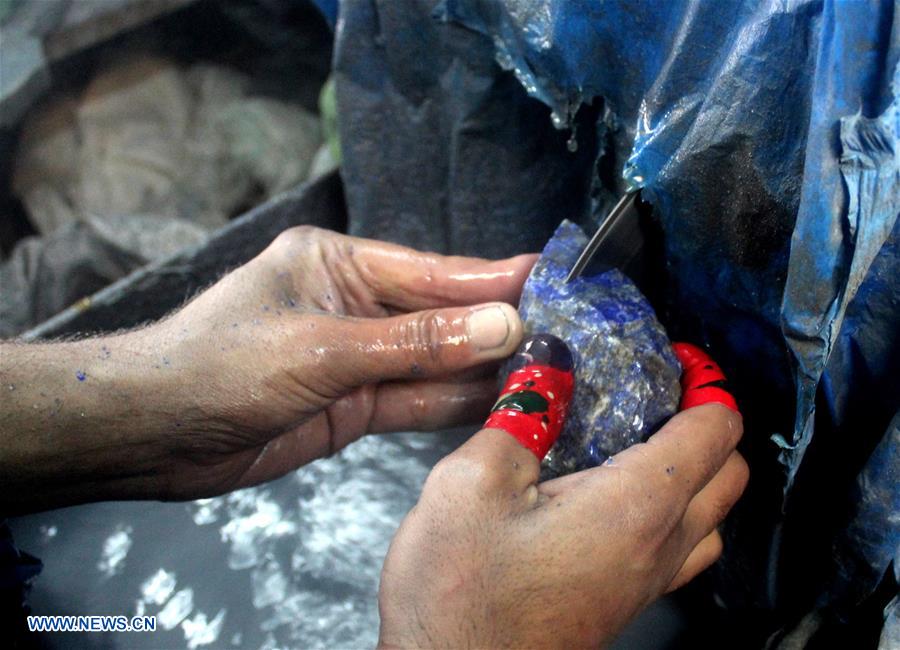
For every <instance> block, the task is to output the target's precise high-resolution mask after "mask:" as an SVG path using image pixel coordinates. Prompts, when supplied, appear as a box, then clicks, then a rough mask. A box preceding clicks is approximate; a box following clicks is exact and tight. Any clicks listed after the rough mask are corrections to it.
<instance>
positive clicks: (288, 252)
mask: <svg viewBox="0 0 900 650" xmlns="http://www.w3.org/2000/svg"><path fill="white" fill-rule="evenodd" d="M326 232H327V231H325V230H322V229H321V228H316V227H315V226H307V225H304V226H294V227H292V228H288V229H287V230H284V231H282V232H281V233H280V234H279V235H278V236H277V237H276V238H275V240H274V241H273V242H272V248H273V249H274V250H276V251H277V252H279V253H281V254H282V255H284V256H285V257H295V256H296V255H298V254H300V253H304V252H307V251H309V250H310V249H311V248H313V247H315V246H318V245H320V244H321V242H322V240H323V239H324V236H325V233H326Z"/></svg>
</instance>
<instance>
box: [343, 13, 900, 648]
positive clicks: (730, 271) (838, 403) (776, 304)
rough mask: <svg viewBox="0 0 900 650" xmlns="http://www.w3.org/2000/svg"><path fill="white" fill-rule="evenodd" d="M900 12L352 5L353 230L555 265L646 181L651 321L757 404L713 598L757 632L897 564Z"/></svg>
mask: <svg viewBox="0 0 900 650" xmlns="http://www.w3.org/2000/svg"><path fill="white" fill-rule="evenodd" d="M898 9H900V8H898V6H897V4H896V3H894V2H891V1H890V0H881V1H877V0H871V1H868V2H864V1H862V0H858V1H857V0H845V1H836V0H824V1H823V0H820V1H812V0H803V1H799V0H798V1H790V0H781V1H753V0H722V1H719V2H661V1H658V0H630V1H628V0H606V1H604V2H597V1H596V0H518V1H514V0H443V1H442V2H434V1H432V0H404V1H399V2H398V1H391V0H358V1H353V2H344V3H342V4H341V8H340V19H339V21H338V28H337V32H336V51H335V64H334V66H335V73H336V79H337V94H338V103H339V123H340V129H341V137H342V146H343V152H344V162H343V169H342V174H343V176H344V179H345V182H346V185H347V200H348V207H349V212H350V228H351V231H353V232H355V233H356V234H361V235H366V236H378V237H386V238H390V239H394V240H396V241H400V242H403V243H407V244H410V245H415V246H419V247H422V248H429V249H433V250H439V251H447V252H462V253H467V254H481V255H486V256H499V255H505V254H511V253H518V252H522V251H524V250H537V249H539V248H540V247H541V245H542V244H543V243H544V241H546V239H547V238H548V237H549V235H550V233H551V232H552V230H553V229H554V228H555V226H556V225H557V224H558V223H559V222H560V221H561V220H562V219H563V218H570V219H573V220H575V221H577V222H579V223H581V224H582V225H585V226H590V225H591V224H592V223H595V222H596V221H597V219H598V218H599V217H600V216H601V215H602V214H603V213H604V211H605V210H606V209H607V208H608V207H609V204H610V202H611V201H612V200H613V199H614V198H615V196H617V195H618V194H619V193H621V192H622V191H623V190H624V189H626V188H628V187H640V188H642V196H643V198H644V199H646V200H648V201H649V202H650V203H651V204H652V205H653V209H654V215H655V217H656V218H657V219H658V221H659V223H660V224H661V225H662V230H663V232H664V237H663V240H664V253H663V257H664V268H665V278H664V279H663V280H662V282H663V283H664V285H665V292H664V293H663V295H662V297H661V298H659V299H658V300H657V304H655V305H654V306H655V307H656V309H657V312H658V313H659V314H660V317H661V319H662V321H663V322H664V324H665V325H666V327H667V328H668V330H669V333H670V335H671V336H672V337H673V338H679V339H684V340H690V341H694V342H697V343H701V344H704V345H706V346H707V347H709V348H710V350H711V351H712V353H713V355H714V356H715V357H716V358H717V359H718V360H719V361H720V363H721V364H722V366H723V367H724V368H725V369H726V371H727V372H728V373H729V375H730V377H731V378H732V379H733V383H734V386H735V390H736V393H737V397H738V400H739V403H740V404H741V406H742V410H743V412H744V414H745V421H746V430H747V435H746V436H745V441H744V445H743V448H742V451H743V452H744V453H745V455H746V456H747V458H748V460H749V462H750V466H751V470H752V474H753V479H752V481H751V485H750V489H749V490H748V494H747V495H746V497H745V499H744V500H743V502H742V504H740V506H739V508H738V510H737V512H736V513H735V515H734V516H733V517H732V519H731V521H730V522H729V524H728V527H727V529H726V531H725V537H726V555H725V559H724V561H723V563H721V565H720V568H719V576H718V577H719V594H720V596H722V599H723V600H724V601H725V602H726V603H727V604H728V605H730V606H731V607H732V608H734V609H743V610H749V611H752V612H755V616H756V617H757V619H759V620H763V621H764V624H762V625H760V626H758V630H757V632H758V633H762V634H768V633H769V632H773V631H775V630H777V629H779V628H783V627H785V626H788V627H789V626H790V625H791V624H792V623H793V622H796V621H797V620H799V619H800V618H802V617H803V616H804V615H805V614H806V613H807V612H808V611H810V610H812V609H814V608H819V609H820V610H821V611H822V612H824V614H823V616H824V618H826V619H828V618H831V619H834V620H836V621H846V620H849V619H851V618H852V617H853V611H854V609H855V608H856V607H857V606H859V605H860V603H862V602H863V601H864V600H865V599H866V598H868V597H869V596H870V595H871V594H872V593H873V592H874V591H875V590H876V587H877V586H878V585H879V583H883V581H888V580H892V579H893V578H892V576H891V574H890V572H889V571H888V568H889V565H890V563H891V561H892V560H893V561H894V563H895V566H896V565H897V564H898V563H900V555H898V546H900V515H898V502H897V501H898V491H900V488H898V485H900V480H898V477H900V466H898V465H900V460H898V445H900V441H898V440H897V435H896V431H897V420H896V416H897V415H898V413H900V224H898V214H900V67H898V59H900V10H898ZM892 422H893V424H892ZM835 559H836V560H837V561H835ZM751 618H752V616H751ZM891 620H896V617H894V618H893V619H891Z"/></svg>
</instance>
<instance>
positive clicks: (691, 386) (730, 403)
mask: <svg viewBox="0 0 900 650" xmlns="http://www.w3.org/2000/svg"><path fill="white" fill-rule="evenodd" d="M672 349H673V350H674V351H675V356H677V357H678V360H679V361H680V362H681V367H682V373H681V410H682V411H683V410H685V409H689V408H691V407H694V406H700V405H701V404H709V403H711V402H715V403H717V404H721V405H723V406H726V407H728V408H730V409H731V410H732V411H734V412H735V413H740V411H738V407H737V402H735V400H734V397H733V396H732V395H731V393H729V392H728V389H727V383H726V379H725V373H723V372H722V369H721V368H720V367H719V364H717V363H716V362H715V361H713V360H712V358H711V357H710V356H709V355H708V354H706V352H704V351H703V350H701V349H700V348H698V347H697V346H696V345H691V344H690V343H673V344H672Z"/></svg>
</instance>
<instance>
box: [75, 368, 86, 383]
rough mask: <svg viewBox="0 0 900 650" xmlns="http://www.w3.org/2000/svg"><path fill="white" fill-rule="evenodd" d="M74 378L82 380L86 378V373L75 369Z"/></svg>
mask: <svg viewBox="0 0 900 650" xmlns="http://www.w3.org/2000/svg"><path fill="white" fill-rule="evenodd" d="M75 378H76V379H77V380H78V381H84V380H85V379H87V375H86V374H84V373H83V372H82V371H81V370H76V371H75Z"/></svg>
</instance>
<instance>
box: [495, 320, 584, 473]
mask: <svg viewBox="0 0 900 650" xmlns="http://www.w3.org/2000/svg"><path fill="white" fill-rule="evenodd" d="M509 370H510V373H509V376H508V377H507V379H506V386H504V388H503V390H502V391H500V397H499V398H498V399H497V402H496V403H495V404H494V408H493V409H492V410H491V414H490V416H488V419H487V422H485V423H484V428H485V429H502V430H504V431H506V432H507V433H508V434H509V435H511V436H512V437H513V438H515V439H516V440H518V441H519V442H520V443H521V444H522V446H524V447H525V448H526V449H528V450H529V451H531V453H533V454H534V455H535V456H536V457H537V459H538V460H542V459H543V458H544V456H545V455H547V452H548V451H549V450H550V447H552V446H553V443H555V442H556V439H557V438H558V437H559V433H560V431H561V430H562V427H563V424H564V423H565V418H566V410H567V409H568V406H569V402H570V401H571V399H572V391H573V390H574V385H575V380H574V376H573V363H572V355H571V352H570V351H569V348H568V347H567V346H566V344H565V343H563V342H562V341H561V340H560V339H558V338H556V337H555V336H552V335H550V334H536V335H534V336H530V337H528V338H527V339H525V341H523V342H522V345H521V346H520V347H519V350H518V352H516V354H515V356H514V357H513V358H512V361H511V364H510V368H509Z"/></svg>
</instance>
